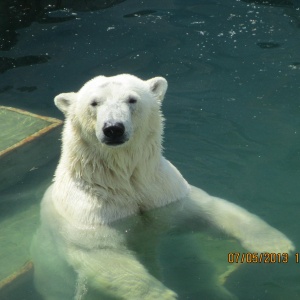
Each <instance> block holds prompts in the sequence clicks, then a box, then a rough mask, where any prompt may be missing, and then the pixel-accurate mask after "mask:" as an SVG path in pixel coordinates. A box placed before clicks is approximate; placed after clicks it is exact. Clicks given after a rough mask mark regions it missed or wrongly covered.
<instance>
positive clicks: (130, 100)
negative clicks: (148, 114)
mask: <svg viewBox="0 0 300 300" xmlns="http://www.w3.org/2000/svg"><path fill="white" fill-rule="evenodd" d="M136 101H137V100H136V99H135V98H132V97H130V98H129V99H128V103H130V104H133V103H136Z"/></svg>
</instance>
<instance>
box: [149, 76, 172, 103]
mask: <svg viewBox="0 0 300 300" xmlns="http://www.w3.org/2000/svg"><path fill="white" fill-rule="evenodd" d="M147 83H148V84H149V87H150V90H151V91H152V92H153V93H154V94H155V96H156V97H157V98H158V99H159V100H160V101H162V100H163V99H164V96H165V94H166V91H167V88H168V82H167V80H166V79H164V78H163V77H154V78H151V79H149V80H147Z"/></svg>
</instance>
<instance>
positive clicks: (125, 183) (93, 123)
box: [32, 74, 294, 300]
mask: <svg viewBox="0 0 300 300" xmlns="http://www.w3.org/2000/svg"><path fill="white" fill-rule="evenodd" d="M166 91H167V81H166V80H165V79H164V78H162V77H155V78H152V79H149V80H146V81H144V80H142V79H139V78H137V77H135V76H133V75H129V74H122V75H117V76H114V77H105V76H98V77H95V78H94V79H92V80H90V81H88V82H87V83H86V84H85V85H84V86H83V87H82V88H81V89H80V90H79V91H78V92H77V93H63V94H60V95H58V96H57V97H56V98H55V104H56V106H57V107H58V108H59V109H60V110H61V111H62V112H63V113H64V115H65V125H64V129H63V135H62V153H61V158H60V161H59V164H58V167H57V169H56V172H55V178H54V182H53V184H52V185H51V186H50V187H49V188H48V190H47V191H46V193H45V195H44V197H43V200H42V204H41V227H40V229H39V230H38V233H37V235H36V237H35V240H34V243H33V247H32V249H33V250H32V251H33V258H34V265H35V282H36V286H37V289H38V290H39V292H40V293H41V294H42V295H43V296H44V298H45V299H52V300H53V299H77V300H79V299H92V295H96V296H95V299H130V300H135V299H136V300H140V299H146V300H147V299H149V300H152V299H153V300H154V299H155V300H156V299H177V297H178V296H177V294H176V292H175V291H173V290H171V288H169V287H167V286H166V285H165V284H164V283H163V281H162V280H163V279H161V280H160V279H159V278H160V277H159V272H158V271H155V269H156V268H155V267H154V266H156V264H157V263H158V262H157V260H156V259H155V256H156V252H155V249H156V248H157V244H158V242H159V240H160V238H161V237H162V235H163V233H165V232H167V231H168V230H170V229H172V228H174V226H179V227H181V229H183V228H184V227H189V224H190V221H189V220H193V221H194V220H195V219H196V218H198V219H199V220H206V222H209V223H210V224H212V225H213V226H215V227H217V228H219V229H221V230H222V231H224V232H225V233H226V234H229V235H231V236H233V237H234V238H236V239H237V240H239V241H240V242H241V244H242V246H243V247H245V248H246V249H247V250H248V251H251V252H252V251H253V252H276V253H277V252H278V253H283V252H290V251H293V250H294V246H293V243H292V242H291V241H290V240H289V239H288V238H287V237H286V236H285V235H284V234H283V233H281V232H279V231H278V230H276V229H275V228H273V227H271V226H270V225H268V224H267V223H266V222H264V221H263V220H261V219H260V218H259V217H258V216H256V215H254V214H252V213H250V212H248V211H246V210H245V209H243V208H241V207H239V206H237V205H235V204H233V203H230V202H228V201H226V200H223V199H220V198H216V197H213V196H210V195H208V194H207V193H206V192H204V191H203V190H201V189H199V188H196V187H193V186H191V185H189V184H188V183H187V181H186V180H185V179H184V178H183V177H182V175H181V174H180V172H179V171H178V170H177V169H176V168H175V167H174V166H173V165H172V164H171V163H170V162H169V161H168V160H167V159H166V158H165V157H164V156H163V155H162V134H163V125H164V118H163V115H162V113H161V103H162V101H163V99H164V96H165V93H166ZM194 224H197V222H196V223H194ZM195 226H196V225H195ZM195 226H194V227H195ZM142 251H147V253H148V254H147V255H146V256H147V257H146V256H144V260H145V259H146V260H148V262H149V261H150V263H149V264H148V265H150V266H152V267H153V269H154V270H149V269H147V268H146V267H145V266H144V264H143V263H142V261H143V259H139V257H140V256H139V255H140V253H139V252H142ZM174 251H176V249H174ZM145 257H146V258H145ZM156 270H158V268H157V269H156ZM224 294H226V293H224ZM225 298H226V297H225ZM225 298H224V299H225ZM93 299H94V298H93ZM220 299H221V298H220ZM222 299H223V298H222Z"/></svg>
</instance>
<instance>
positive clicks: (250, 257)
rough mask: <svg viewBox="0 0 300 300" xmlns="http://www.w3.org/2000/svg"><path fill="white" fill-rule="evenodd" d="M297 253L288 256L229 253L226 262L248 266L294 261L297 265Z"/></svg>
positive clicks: (283, 254)
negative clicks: (246, 264)
mask: <svg viewBox="0 0 300 300" xmlns="http://www.w3.org/2000/svg"><path fill="white" fill-rule="evenodd" d="M299 256H300V255H299V253H295V254H294V255H289V254H288V253H268V252H264V253H257V252H248V253H242V252H229V253H228V255H227V259H228V262H229V263H231V264H233V263H248V264H256V263H258V264H261V263H265V264H274V263H283V264H286V263H288V262H289V261H294V262H295V263H299V261H300V257H299Z"/></svg>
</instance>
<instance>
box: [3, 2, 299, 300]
mask: <svg viewBox="0 0 300 300" xmlns="http://www.w3.org/2000/svg"><path fill="white" fill-rule="evenodd" d="M0 16H1V17H0V19H1V21H0V25H1V26H0V27H1V30H0V48H1V52H0V53H1V57H0V76H1V80H0V105H3V106H10V107H15V108H18V109H22V110H25V111H29V112H31V113H35V114H38V115H42V116H49V117H52V118H56V119H61V120H62V119H63V115H62V114H61V113H60V112H59V111H58V110H57V108H56V107H55V106H54V104H53V98H54V97H55V96H56V95H57V94H59V93H61V92H67V91H76V90H78V89H79V88H80V87H81V86H82V84H83V83H84V82H86V81H87V80H89V79H90V78H92V77H94V76H97V75H100V74H103V75H107V76H111V75H115V74H119V73H131V74H135V75H136V76H139V77H141V78H144V79H148V78H151V77H154V76H158V75H159V76H163V77H165V78H166V79H167V80H168V83H169V89H168V92H167V96H166V99H165V100H164V103H163V112H164V115H165V117H166V126H165V134H164V148H165V150H164V155H165V156H166V158H167V159H169V160H170V161H171V162H172V163H173V164H174V165H175V166H176V167H177V168H178V169H179V170H180V172H181V173H182V174H183V176H184V177H185V178H186V179H187V180H188V181H189V182H190V183H191V184H193V185H195V186H198V187H200V188H203V189H204V190H205V191H207V192H209V193H210V194H212V195H215V196H218V197H221V198H225V199H228V200H230V201H232V202H234V203H236V204H238V205H240V206H242V207H244V208H246V209H248V210H250V211H251V212H253V213H255V214H257V215H259V216H260V217H262V218H263V219H264V220H266V221H267V222H268V223H270V224H272V225H273V226H274V227H276V228H277V229H279V230H281V231H282V232H284V233H285V234H286V235H287V236H288V237H289V238H290V239H291V240H292V241H293V242H294V243H295V246H296V253H291V254H290V255H289V259H288V262H287V263H284V262H282V261H281V262H279V261H278V259H277V260H274V262H269V263H249V262H248V263H247V262H246V260H245V261H244V263H239V264H235V263H234V262H228V259H229V258H232V256H230V255H229V256H228V254H229V253H233V252H240V253H242V252H243V251H245V250H243V249H242V248H240V245H239V244H238V243H237V242H236V241H234V240H232V239H231V238H230V237H227V236H225V235H224V234H222V233H220V232H216V231H214V230H213V229H211V228H205V229H204V230H203V232H201V233H193V234H192V236H190V235H188V236H184V243H187V244H188V245H189V247H188V248H189V252H188V253H187V252H186V247H184V245H185V244H184V243H183V240H181V239H180V238H179V236H177V235H176V233H172V234H171V235H170V236H168V239H167V240H165V243H162V256H161V258H160V260H161V262H162V263H163V265H164V266H165V268H166V270H167V272H166V274H167V275H168V278H170V279H169V280H170V284H171V285H173V286H174V287H175V289H176V288H177V292H178V294H179V295H180V297H179V299H201V297H202V298H203V299H223V298H224V297H226V296H224V294H222V293H221V294H220V293H219V290H218V289H219V288H220V286H221V287H222V288H223V287H224V288H225V289H226V291H229V292H230V293H231V295H235V296H236V297H238V298H239V299H246V300H247V299H264V300H271V299H272V300H274V299H275V300H279V299H299V297H300V288H299V280H300V271H299V268H300V265H299V256H298V252H297V251H299V242H300V240H299V234H298V230H299V227H300V221H299V217H298V215H299V212H300V202H299V197H298V195H299V189H300V188H299V179H300V139H299V132H300V131H299V130H300V122H299V113H300V100H299V98H300V97H299V94H300V86H299V81H300V51H299V48H300V3H299V2H298V1H297V0H285V1H283V0H282V1H281V0H267V1H259V0H254V1H250V0H247V1H246V0H245V1H241V0H223V1H204V0H198V1H196V0H185V1H183V0H173V1H171V0H170V1H169V0H167V1H156V0H154V1H151V2H150V1H135V0H132V1H129V0H127V1H109V2H106V3H104V1H84V4H83V2H82V3H81V2H79V1H78V2H77V1H73V2H71V1H56V2H55V1H44V4H43V5H40V6H37V5H36V4H35V1H27V2H26V5H25V4H23V1H20V2H18V1H15V2H14V4H13V5H11V4H9V3H8V1H7V3H3V4H1V5H0ZM49 138H50V137H49ZM51 141H52V142H51V144H52V146H53V148H51V150H50V148H49V149H48V151H47V147H44V148H43V149H44V150H43V151H42V150H41V151H38V152H37V154H36V153H35V154H34V155H29V156H28V154H27V156H24V153H22V154H19V158H18V159H16V160H15V161H16V162H17V161H18V162H20V161H21V163H22V159H23V160H26V163H28V164H29V166H30V167H28V168H27V170H25V171H24V170H22V172H23V174H24V176H22V177H18V176H15V175H10V177H11V182H14V184H13V185H10V186H7V187H5V188H4V189H0V249H2V250H1V253H2V254H1V256H0V260H1V262H0V264H1V267H0V269H1V270H2V271H3V270H4V269H5V272H4V273H5V274H3V278H4V279H5V278H7V277H8V276H7V274H10V276H9V278H10V279H11V282H10V284H9V285H5V287H4V288H2V289H0V291H1V290H2V295H1V292H0V298H1V297H2V298H3V299H9V300H11V299H31V300H35V299H41V297H40V296H39V295H38V293H37V292H36V290H35V288H34V284H33V279H32V278H33V277H32V270H33V269H32V266H31V265H28V264H27V263H30V261H31V258H30V250H29V248H30V244H31V240H32V237H33V235H34V232H35V230H36V229H37V228H38V227H39V203H40V200H41V197H42V195H43V192H44V191H45V189H46V187H47V186H48V185H49V184H50V183H51V180H52V176H53V173H54V170H55V167H56V165H57V162H58V159H59V152H60V130H57V131H55V132H53V134H52V135H51ZM43 143H44V142H42V141H41V142H40V144H39V143H38V144H37V146H36V147H41V144H43ZM45 148H46V149H45ZM38 149H42V148H38ZM27 153H28V151H27ZM50 154H51V155H50ZM16 155H17V154H16ZM16 157H17V156H16ZM37 160H39V161H40V160H43V161H44V163H43V164H41V165H40V166H39V167H38V168H36V165H37ZM12 168H15V170H16V173H17V172H20V170H19V166H18V165H17V163H15V166H14V165H12ZM2 172H3V171H2ZM2 175H3V174H2ZM23 217H24V218H25V219H26V220H28V221H26V226H24V225H20V223H18V222H19V220H20V219H23ZM195 237H196V238H195ZM14 245H16V249H17V248H18V249H19V248H21V250H22V251H21V252H18V251H16V253H13V252H11V251H10V250H8V249H12V248H13V247H14ZM172 245H174V247H175V245H176V247H179V248H178V249H179V250H178V253H179V254H180V253H182V256H178V257H172V256H171V255H170V253H171V246H172ZM8 246H9V247H8ZM8 252H10V253H8ZM20 253H21V254H20ZM181 257H182V260H181ZM172 259H173V261H172ZM175 261H177V262H178V265H176V268H175V265H174V262H175ZM16 265H17V267H16ZM24 265H25V269H24ZM170 265H171V266H173V267H170ZM26 266H27V267H28V269H26ZM150 268H151V266H150ZM191 269H194V270H193V271H192V272H188V271H189V270H191ZM195 270H197V272H196V271H195ZM23 271H24V272H23ZM16 272H17V274H19V273H18V272H20V274H24V275H22V276H21V277H18V276H14V274H16ZM22 272H23V273H22ZM176 272H178V274H179V275H178V276H175V275H174V274H175V273H176ZM3 278H1V279H3ZM0 282H1V280H0ZM208 287H209V288H208ZM92 296H93V295H91V297H92ZM2 298H1V299H2Z"/></svg>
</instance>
